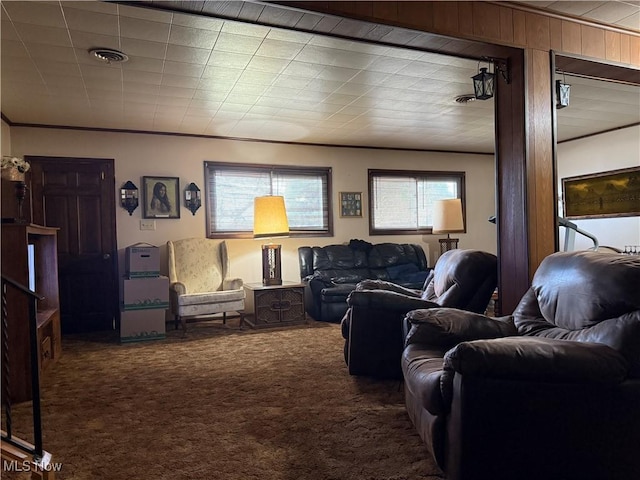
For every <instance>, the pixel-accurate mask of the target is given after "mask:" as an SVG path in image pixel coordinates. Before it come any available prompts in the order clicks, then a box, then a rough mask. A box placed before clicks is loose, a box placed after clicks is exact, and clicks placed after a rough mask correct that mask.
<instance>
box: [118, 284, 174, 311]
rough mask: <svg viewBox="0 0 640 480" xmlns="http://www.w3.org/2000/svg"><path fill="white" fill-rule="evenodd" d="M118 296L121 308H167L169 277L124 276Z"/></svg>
mask: <svg viewBox="0 0 640 480" xmlns="http://www.w3.org/2000/svg"><path fill="white" fill-rule="evenodd" d="M120 298H122V309H123V310H149V309H159V308H161V309H166V308H169V277H165V276H159V277H148V278H124V279H123V280H122V295H121V296H120Z"/></svg>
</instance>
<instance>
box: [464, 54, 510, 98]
mask: <svg viewBox="0 0 640 480" xmlns="http://www.w3.org/2000/svg"><path fill="white" fill-rule="evenodd" d="M487 62H489V67H490V66H491V64H492V63H493V65H494V72H490V71H489V68H486V67H482V68H480V62H478V73H477V74H476V75H474V76H473V77H471V79H472V80H473V93H474V95H475V97H476V99H477V100H488V99H490V98H493V95H494V93H495V89H496V73H495V72H497V73H499V74H500V76H501V77H502V79H503V80H504V82H505V83H507V84H509V83H511V78H510V75H509V63H508V62H507V61H506V60H501V59H492V58H490V59H487Z"/></svg>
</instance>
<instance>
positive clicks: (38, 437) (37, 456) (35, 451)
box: [1, 275, 44, 463]
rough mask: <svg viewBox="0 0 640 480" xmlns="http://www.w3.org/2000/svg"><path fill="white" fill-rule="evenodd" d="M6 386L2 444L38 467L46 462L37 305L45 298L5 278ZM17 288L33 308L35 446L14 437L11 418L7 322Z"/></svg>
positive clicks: (4, 385)
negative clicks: (10, 300) (10, 298)
mask: <svg viewBox="0 0 640 480" xmlns="http://www.w3.org/2000/svg"><path fill="white" fill-rule="evenodd" d="M1 287H2V386H3V392H2V396H3V399H4V400H3V403H4V410H5V418H6V427H7V429H6V432H5V431H3V432H2V441H3V442H7V443H9V444H11V445H13V446H15V447H17V448H19V449H21V450H22V451H24V452H26V453H28V454H30V455H33V460H34V462H35V463H38V462H40V461H41V460H42V457H43V449H42V412H41V407H40V368H39V359H38V327H37V315H36V313H37V308H36V301H38V300H43V299H44V297H43V296H41V295H38V294H37V293H36V292H34V291H32V290H30V289H28V288H27V287H25V286H24V285H22V284H20V283H18V282H16V281H15V280H13V279H11V278H9V277H6V276H5V275H2V285H1ZM9 288H13V289H15V290H17V291H18V292H20V293H22V294H23V295H25V296H26V297H27V300H28V305H29V344H30V357H31V395H32V403H31V405H32V407H31V408H32V413H33V445H27V444H26V442H23V441H21V440H20V439H18V438H14V437H13V434H12V418H11V380H10V378H11V377H10V373H11V365H10V364H9V363H10V362H9V358H10V355H9V348H10V346H9V328H8V326H9V325H8V320H7V290H8V289H9Z"/></svg>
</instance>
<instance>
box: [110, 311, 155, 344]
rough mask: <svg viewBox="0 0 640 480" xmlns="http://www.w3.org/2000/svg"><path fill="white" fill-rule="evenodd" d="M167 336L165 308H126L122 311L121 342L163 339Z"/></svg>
mask: <svg viewBox="0 0 640 480" xmlns="http://www.w3.org/2000/svg"><path fill="white" fill-rule="evenodd" d="M165 337H166V331H165V310H164V309H154V310H152V309H147V310H124V311H122V312H121V313H120V342H122V343H126V342H142V341H145V340H161V339H163V338H165Z"/></svg>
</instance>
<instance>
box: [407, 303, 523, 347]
mask: <svg viewBox="0 0 640 480" xmlns="http://www.w3.org/2000/svg"><path fill="white" fill-rule="evenodd" d="M405 321H406V322H407V326H406V328H407V330H408V332H407V336H406V339H405V345H409V344H411V343H422V344H427V345H431V346H437V347H442V348H446V349H449V348H451V347H453V346H455V345H457V344H458V343H460V342H467V341H471V340H482V339H490V338H501V337H508V336H512V335H516V334H517V330H516V327H515V326H514V324H513V318H512V317H511V316H506V317H498V318H494V317H487V316H485V315H480V314H479V313H472V312H467V311H464V310H458V309H455V308H432V309H429V310H422V309H421V310H413V311H411V312H409V313H408V314H407V316H406V317H405Z"/></svg>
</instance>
